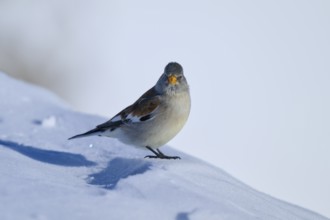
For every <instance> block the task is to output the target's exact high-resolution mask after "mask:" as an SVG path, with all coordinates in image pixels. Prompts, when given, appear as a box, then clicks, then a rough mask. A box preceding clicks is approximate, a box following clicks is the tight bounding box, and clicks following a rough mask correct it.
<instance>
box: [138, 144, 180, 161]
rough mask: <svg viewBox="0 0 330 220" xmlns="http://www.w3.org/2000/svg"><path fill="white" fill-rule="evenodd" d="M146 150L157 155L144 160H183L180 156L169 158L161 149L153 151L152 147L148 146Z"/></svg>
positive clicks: (148, 156)
mask: <svg viewBox="0 0 330 220" xmlns="http://www.w3.org/2000/svg"><path fill="white" fill-rule="evenodd" d="M146 148H147V149H148V150H150V151H151V152H152V153H154V154H155V155H147V156H145V157H144V158H151V159H167V160H171V159H173V160H177V159H181V157H178V156H167V155H165V154H163V153H162V152H161V151H160V150H159V149H156V150H154V149H152V148H151V147H149V146H146Z"/></svg>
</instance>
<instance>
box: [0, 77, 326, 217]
mask: <svg viewBox="0 0 330 220" xmlns="http://www.w3.org/2000/svg"><path fill="white" fill-rule="evenodd" d="M0 100H1V102H0V112H1V113H0V173H1V178H0V204H1V206H0V219H1V220H7V219H8V220H10V219H40V220H41V219H42V220H43V219H62V220H64V219H70V220H72V219H82V220H83V219H158V220H161V219H175V220H187V219H189V220H194V219H203V220H205V219H208V220H212V219H217V220H219V219H244V220H247V219H285V220H290V219H306V220H307V219H315V220H317V219H327V218H325V217H323V216H321V215H318V214H316V213H314V212H311V211H308V210H306V209H303V208H300V207H297V206H295V205H292V204H289V203H286V202H283V201H280V200H278V199H275V198H272V197H270V196H268V195H266V194H264V193H261V192H258V191H257V190H255V189H253V188H251V187H249V186H247V185H245V184H244V183H242V182H240V181H239V180H237V179H235V178H233V177H232V176H230V175H229V174H227V173H226V172H224V171H223V170H221V169H219V168H217V167H214V166H211V165H209V164H207V163H205V162H203V161H201V160H199V159H197V158H194V157H191V156H189V155H187V154H184V153H182V152H179V151H176V150H173V149H171V148H170V147H168V146H165V147H164V148H163V151H164V152H166V153H168V154H169V155H179V156H181V157H182V160H154V159H144V156H145V155H146V154H148V152H147V151H144V150H139V149H135V148H133V147H130V146H126V145H124V144H122V143H120V142H118V141H117V140H115V139H110V138H99V137H90V138H85V139H78V140H72V141H68V140H67V138H68V137H70V136H72V135H74V134H76V133H79V132H82V131H85V130H88V129H90V128H93V127H94V126H95V125H96V124H98V123H101V122H103V121H105V120H106V119H105V118H101V117H97V116H92V115H86V114H81V113H79V112H74V111H73V110H71V109H70V107H69V106H67V105H66V104H65V103H64V102H62V101H61V100H60V99H59V98H57V97H56V96H55V95H53V94H52V93H50V92H48V91H46V90H44V89H42V88H39V87H35V86H32V85H29V84H26V83H23V82H20V81H17V80H14V79H12V78H9V77H8V76H6V75H5V74H3V73H0Z"/></svg>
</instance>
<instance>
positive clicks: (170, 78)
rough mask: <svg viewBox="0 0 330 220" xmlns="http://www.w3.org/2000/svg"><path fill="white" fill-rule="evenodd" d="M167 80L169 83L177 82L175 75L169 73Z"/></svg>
mask: <svg viewBox="0 0 330 220" xmlns="http://www.w3.org/2000/svg"><path fill="white" fill-rule="evenodd" d="M167 80H168V83H169V84H171V85H175V84H176V82H177V78H176V76H174V75H170V76H169V77H168V78H167Z"/></svg>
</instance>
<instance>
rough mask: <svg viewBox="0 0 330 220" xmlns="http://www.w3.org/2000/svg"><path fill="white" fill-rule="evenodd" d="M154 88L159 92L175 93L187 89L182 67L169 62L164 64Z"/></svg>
mask: <svg viewBox="0 0 330 220" xmlns="http://www.w3.org/2000/svg"><path fill="white" fill-rule="evenodd" d="M156 89H157V90H158V91H159V92H166V93H168V94H175V93H177V92H181V91H185V90H188V89H189V86H188V83H187V80H186V78H185V77H184V75H183V68H182V66H181V65H180V64H178V63H175V62H171V63H169V64H167V65H166V67H165V70H164V73H163V75H162V76H161V77H160V78H159V80H158V82H157V84H156Z"/></svg>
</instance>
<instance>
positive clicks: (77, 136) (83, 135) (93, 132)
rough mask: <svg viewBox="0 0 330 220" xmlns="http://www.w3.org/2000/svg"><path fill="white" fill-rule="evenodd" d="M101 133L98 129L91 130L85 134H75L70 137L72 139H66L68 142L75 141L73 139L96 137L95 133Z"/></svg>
mask: <svg viewBox="0 0 330 220" xmlns="http://www.w3.org/2000/svg"><path fill="white" fill-rule="evenodd" d="M101 131H102V130H101V129H99V128H94V129H93V130H90V131H87V132H85V133H82V134H77V135H75V136H72V137H70V138H68V140H71V139H75V138H81V137H87V136H91V135H96V133H99V132H101Z"/></svg>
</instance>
